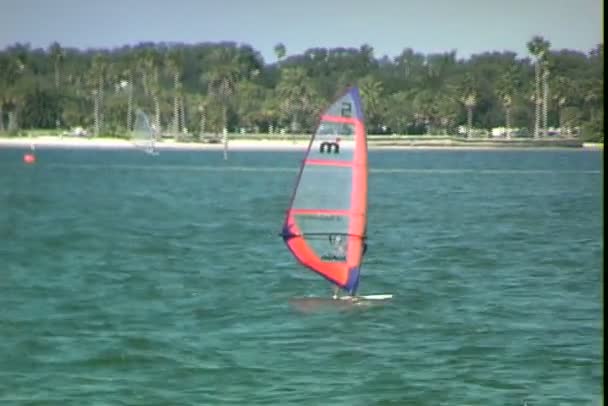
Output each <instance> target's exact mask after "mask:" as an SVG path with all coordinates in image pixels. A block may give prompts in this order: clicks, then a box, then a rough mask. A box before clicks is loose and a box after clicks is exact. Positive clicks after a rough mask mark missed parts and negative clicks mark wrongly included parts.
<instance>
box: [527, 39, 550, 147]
mask: <svg viewBox="0 0 608 406" xmlns="http://www.w3.org/2000/svg"><path fill="white" fill-rule="evenodd" d="M550 45H551V44H550V43H549V41H546V40H545V39H544V38H543V37H541V36H538V35H537V36H534V37H533V38H532V40H530V41H529V42H528V43H527V46H528V51H529V52H530V53H531V54H532V55H533V56H534V58H535V61H534V68H535V78H536V80H535V97H534V102H535V105H536V109H535V112H534V138H538V137H539V136H540V113H541V105H542V96H541V89H540V86H541V64H542V62H543V60H544V59H545V57H546V53H547V50H548V49H549V46H550Z"/></svg>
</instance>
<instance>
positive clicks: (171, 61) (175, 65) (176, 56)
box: [166, 49, 184, 137]
mask: <svg viewBox="0 0 608 406" xmlns="http://www.w3.org/2000/svg"><path fill="white" fill-rule="evenodd" d="M182 65H183V53H182V51H181V50H180V49H174V50H171V51H169V52H168V53H167V54H166V66H167V70H168V72H169V74H170V75H172V76H173V129H172V130H173V134H174V136H175V137H177V136H178V134H179V133H180V129H181V128H182V127H183V126H184V123H183V122H182V123H181V126H180V118H181V117H182V115H180V106H181V104H183V103H182V100H181V98H182V94H181V93H182V84H181V74H182ZM182 110H183V109H182Z"/></svg>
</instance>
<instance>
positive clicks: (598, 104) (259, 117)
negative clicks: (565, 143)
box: [0, 36, 604, 141]
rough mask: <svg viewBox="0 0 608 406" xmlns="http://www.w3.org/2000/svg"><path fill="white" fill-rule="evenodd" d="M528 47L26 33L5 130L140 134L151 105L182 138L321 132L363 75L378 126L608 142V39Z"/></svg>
mask: <svg viewBox="0 0 608 406" xmlns="http://www.w3.org/2000/svg"><path fill="white" fill-rule="evenodd" d="M527 47H528V50H529V53H530V54H529V55H527V56H525V57H522V58H518V57H517V54H516V53H513V52H497V51H490V52H485V53H481V54H476V55H472V56H471V57H469V58H466V59H462V58H460V59H459V58H457V55H456V51H450V52H443V53H433V54H428V55H425V54H422V53H420V52H416V51H414V50H413V49H411V48H405V49H403V51H402V52H401V53H400V54H399V55H398V56H396V57H394V58H389V57H388V56H383V57H376V56H375V55H374V49H373V48H372V47H371V46H369V45H367V44H364V45H362V46H361V47H359V48H331V49H328V48H310V49H308V50H306V51H305V52H303V53H301V54H294V55H289V56H288V55H287V49H286V47H285V46H284V45H283V44H281V43H278V44H277V45H276V46H275V49H274V51H275V54H276V57H277V62H276V63H272V64H270V63H265V62H264V59H263V58H262V56H261V54H260V53H259V52H258V51H256V50H255V49H254V48H252V47H251V46H249V45H244V44H237V43H234V42H220V43H199V44H192V45H187V44H180V43H171V44H168V43H140V44H137V45H135V46H123V47H120V48H114V49H87V50H79V49H74V48H64V47H62V46H61V45H60V44H59V43H56V42H55V43H53V44H52V45H51V46H50V47H49V48H48V49H32V48H31V47H30V46H29V44H20V43H17V44H14V45H12V46H9V47H6V48H5V49H4V50H2V51H0V132H6V131H8V132H12V133H16V132H17V133H18V132H19V130H20V129H32V128H36V129H66V128H72V127H75V126H81V127H84V128H87V129H89V130H90V131H91V133H92V134H94V135H113V136H127V134H128V132H129V131H131V130H132V127H133V121H134V112H135V111H136V109H141V110H142V111H145V112H146V113H148V114H149V116H150V117H151V118H152V120H151V121H152V122H153V124H154V126H155V128H157V129H158V130H159V131H162V132H163V133H164V134H171V135H175V136H184V137H187V136H194V137H198V136H199V135H201V134H205V133H219V132H221V131H222V130H223V129H224V128H226V129H227V130H228V131H230V132H238V131H241V132H243V131H246V132H256V133H266V132H269V133H276V132H279V131H281V132H288V133H307V132H311V131H312V130H313V128H314V126H315V125H316V122H317V118H318V113H319V111H320V109H322V108H323V107H324V106H326V105H327V103H328V102H329V101H330V100H332V99H333V98H334V97H336V95H337V94H339V93H340V92H342V91H343V90H344V88H346V87H347V86H348V85H352V84H357V85H358V86H359V89H360V91H361V94H362V99H363V104H364V110H365V115H366V120H367V127H368V132H369V133H398V134H458V133H460V134H462V135H463V136H465V137H466V136H472V135H475V133H480V132H486V133H487V131H488V130H489V129H491V128H496V127H503V128H505V135H506V136H507V137H510V136H530V137H539V138H540V137H544V136H549V135H551V134H552V129H559V131H560V132H561V134H562V135H567V136H568V135H582V136H583V137H585V138H586V139H594V140H601V141H603V131H604V130H603V129H604V125H603V121H604V107H603V81H604V62H603V61H604V57H603V54H604V47H603V44H599V45H597V47H595V48H594V49H592V50H590V51H589V52H588V53H584V52H580V51H574V50H568V49H562V50H553V49H551V44H550V43H549V42H548V41H547V40H545V39H544V38H543V37H540V36H536V37H533V38H532V39H531V40H530V41H529V42H528V43H527ZM463 128H464V129H465V131H464V133H463V131H462V129H463ZM555 131H557V130H555Z"/></svg>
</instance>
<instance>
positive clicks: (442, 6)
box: [0, 0, 604, 63]
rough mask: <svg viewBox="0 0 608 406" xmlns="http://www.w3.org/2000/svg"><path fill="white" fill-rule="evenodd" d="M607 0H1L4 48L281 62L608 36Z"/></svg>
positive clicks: (593, 40) (518, 48)
mask: <svg viewBox="0 0 608 406" xmlns="http://www.w3.org/2000/svg"><path fill="white" fill-rule="evenodd" d="M602 15H603V0H350V1H348V0H325V1H320V0H97V1H96V0H0V49H4V48H6V47H7V46H10V45H13V44H15V43H17V42H20V43H29V44H30V45H31V46H32V47H33V48H47V47H48V46H49V45H50V44H51V43H52V42H53V41H57V42H59V43H60V44H61V45H62V46H64V47H75V48H81V49H86V48H114V47H120V46H123V45H135V44H137V43H139V42H148V41H152V42H182V43H186V44H195V43H200V42H220V41H234V42H236V43H240V44H248V45H250V46H252V47H253V48H254V49H255V50H257V51H259V52H260V53H261V54H262V56H263V57H264V61H265V62H266V63H274V62H275V61H276V56H275V54H274V46H275V45H276V44H277V43H279V42H280V43H283V44H284V45H285V47H286V50H287V55H288V56H289V55H293V54H299V53H302V52H304V51H305V50H307V49H309V48H314V47H328V48H333V47H357V48H358V47H360V46H361V45H363V44H368V45H370V46H372V47H373V48H374V55H375V56H376V57H377V58H380V57H382V56H384V55H387V56H388V57H390V58H393V57H395V56H397V55H399V54H400V53H401V51H402V50H403V49H405V48H412V49H413V50H414V51H417V52H421V53H423V54H430V53H438V52H449V51H452V50H455V51H456V55H457V57H458V58H469V57H470V56H471V55H472V54H478V53H483V52H487V51H513V52H516V53H517V55H518V57H520V58H523V57H527V56H528V52H527V49H526V42H528V41H529V40H530V39H531V38H532V37H533V36H534V35H542V36H543V37H544V38H545V39H546V40H548V41H549V42H550V43H551V48H552V49H564V48H565V49H573V50H578V51H583V52H588V51H589V50H591V49H592V48H594V47H595V46H596V45H597V44H599V43H603V36H604V35H603V17H602Z"/></svg>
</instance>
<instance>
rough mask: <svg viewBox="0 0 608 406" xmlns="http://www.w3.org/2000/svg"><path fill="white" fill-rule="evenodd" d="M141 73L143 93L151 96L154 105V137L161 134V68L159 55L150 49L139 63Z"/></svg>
mask: <svg viewBox="0 0 608 406" xmlns="http://www.w3.org/2000/svg"><path fill="white" fill-rule="evenodd" d="M140 64H141V65H140V66H141V67H140V69H141V71H142V79H143V81H144V91H147V94H148V95H150V96H152V103H153V105H154V127H155V128H154V131H155V134H156V136H159V135H160V134H161V123H160V93H161V87H160V77H159V70H160V68H161V55H160V53H159V52H158V51H157V50H156V49H154V48H150V49H147V50H146V51H145V53H144V54H143V57H142V59H141V62H140Z"/></svg>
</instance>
